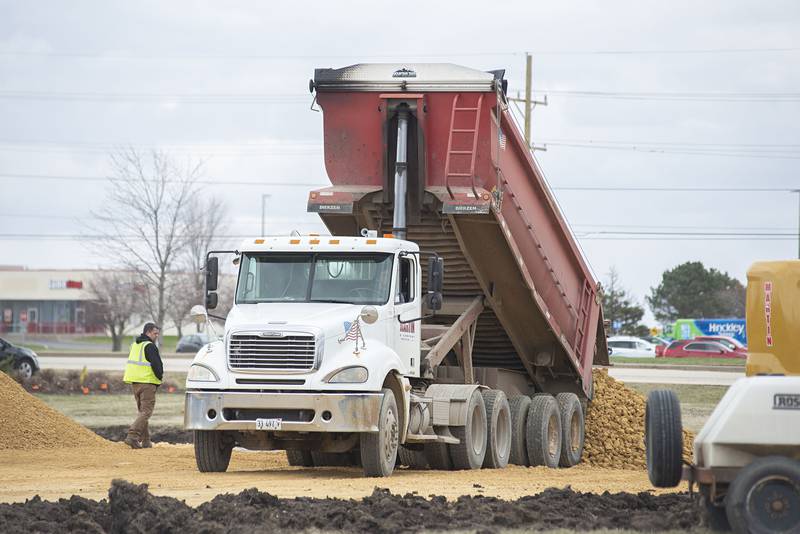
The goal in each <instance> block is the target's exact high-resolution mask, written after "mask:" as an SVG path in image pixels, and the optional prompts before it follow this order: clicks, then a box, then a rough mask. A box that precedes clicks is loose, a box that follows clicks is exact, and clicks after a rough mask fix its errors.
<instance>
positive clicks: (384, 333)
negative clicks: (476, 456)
mask: <svg viewBox="0 0 800 534" xmlns="http://www.w3.org/2000/svg"><path fill="white" fill-rule="evenodd" d="M238 253H239V256H238V257H237V260H238V263H239V276H238V281H237V287H236V293H235V301H234V305H233V308H232V310H231V311H230V313H229V314H228V316H227V319H226V322H225V333H224V336H223V338H222V339H221V340H218V341H215V342H213V343H211V344H209V345H207V346H206V347H204V348H203V349H201V350H200V351H199V352H198V354H197V355H196V356H195V358H194V361H193V362H192V366H191V368H190V371H189V373H188V376H187V380H186V389H187V394H186V410H185V426H186V428H187V429H191V430H197V431H210V432H214V434H201V435H200V436H199V437H200V438H201V444H200V445H199V447H200V448H205V447H204V445H203V444H202V438H203V437H204V436H205V437H207V438H208V437H209V436H211V438H210V439H212V441H213V443H212V444H210V445H211V447H212V449H213V450H214V451H217V450H218V449H220V448H221V449H222V450H223V451H225V450H226V449H227V448H228V447H226V445H230V444H232V443H233V442H234V441H235V442H236V444H238V445H240V446H244V447H247V448H254V449H272V448H279V449H280V448H286V449H292V448H293V447H295V446H296V447H298V448H309V447H310V448H313V449H314V450H323V451H329V452H344V451H346V450H348V449H350V448H352V447H353V443H352V441H353V440H352V439H350V440H349V442H347V443H335V442H336V441H337V440H339V439H340V438H342V439H343V440H344V441H348V439H349V438H350V437H351V436H347V435H348V434H351V435H352V434H353V433H355V434H356V435H357V433H364V432H367V433H374V432H377V431H378V430H379V429H380V424H379V415H380V413H381V406H382V402H383V400H384V390H385V389H386V388H387V384H388V385H389V388H390V389H393V390H394V391H395V393H396V395H395V397H396V403H397V404H401V403H402V404H403V405H402V406H400V407H399V408H396V409H395V410H394V413H393V414H392V415H391V417H394V418H395V419H396V421H395V422H394V424H393V426H394V428H393V429H390V430H389V434H390V435H389V438H390V439H392V440H394V441H395V442H396V441H397V439H398V438H402V437H403V436H404V435H405V434H406V432H405V429H406V427H407V419H408V413H409V409H408V408H409V392H410V389H411V387H410V385H409V381H408V379H409V377H419V375H420V316H421V313H422V301H423V297H422V291H421V287H420V286H421V280H422V276H421V268H420V259H419V248H418V247H417V245H416V244H415V243H412V242H409V241H404V240H399V239H394V238H389V237H383V238H378V237H373V236H368V237H327V236H302V237H300V236H298V237H294V236H292V237H269V238H263V239H252V240H248V241H246V242H244V243H242V245H241V247H240V249H239V251H238ZM213 285H214V288H215V286H216V282H215V281H214V282H213ZM210 307H213V306H210ZM398 394H399V395H398ZM401 429H402V430H401ZM219 431H236V432H235V433H229V434H225V433H224V432H223V433H219ZM263 431H269V433H265V432H263ZM392 433H393V434H394V436H392V435H391V434H392ZM398 434H399V435H398ZM310 442H315V443H314V444H312V445H309V443H310ZM195 445H196V447H198V443H197V442H196V443H195ZM395 447H396V445H395ZM206 452H207V451H206ZM229 455H230V452H229V451H228V452H227V457H228V458H229ZM219 460H223V461H224V462H223V463H224V464H225V467H227V460H226V458H225V455H223V457H222V458H221V459H219ZM206 463H207V465H200V466H199V467H200V468H201V470H212V471H213V470H220V468H221V465H219V463H218V462H217V463H215V462H214V461H213V460H211V461H209V462H206ZM392 467H393V465H392ZM204 468H206V469H204ZM222 470H224V469H222Z"/></svg>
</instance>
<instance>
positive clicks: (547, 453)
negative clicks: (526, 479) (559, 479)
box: [525, 395, 561, 468]
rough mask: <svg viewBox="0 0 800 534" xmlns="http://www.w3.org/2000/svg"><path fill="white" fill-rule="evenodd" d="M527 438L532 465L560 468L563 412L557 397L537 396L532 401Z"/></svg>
mask: <svg viewBox="0 0 800 534" xmlns="http://www.w3.org/2000/svg"><path fill="white" fill-rule="evenodd" d="M525 436H526V442H527V448H528V459H529V460H530V462H531V465H533V466H535V465H544V466H546V467H550V468H555V467H558V460H559V458H560V457H561V412H560V410H559V409H558V402H556V399H555V397H553V396H552V395H535V396H534V397H533V398H532V399H531V407H530V410H529V411H528V421H527V425H526V429H525Z"/></svg>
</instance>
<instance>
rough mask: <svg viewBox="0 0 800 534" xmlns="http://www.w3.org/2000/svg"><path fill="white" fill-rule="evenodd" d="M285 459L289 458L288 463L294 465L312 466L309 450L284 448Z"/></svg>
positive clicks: (312, 461)
mask: <svg viewBox="0 0 800 534" xmlns="http://www.w3.org/2000/svg"><path fill="white" fill-rule="evenodd" d="M286 459H287V460H289V465H291V466H294V467H314V460H313V459H312V458H311V451H305V450H302V449H286Z"/></svg>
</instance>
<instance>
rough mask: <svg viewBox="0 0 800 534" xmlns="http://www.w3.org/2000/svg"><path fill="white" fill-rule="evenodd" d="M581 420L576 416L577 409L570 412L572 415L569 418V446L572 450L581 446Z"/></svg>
mask: <svg viewBox="0 0 800 534" xmlns="http://www.w3.org/2000/svg"><path fill="white" fill-rule="evenodd" d="M580 431H581V421H580V417H578V412H577V410H576V411H574V412H572V417H571V418H570V420H569V435H570V439H569V448H570V450H571V451H572V452H577V450H578V449H580V448H581V436H580Z"/></svg>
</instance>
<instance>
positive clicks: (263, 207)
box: [261, 193, 272, 237]
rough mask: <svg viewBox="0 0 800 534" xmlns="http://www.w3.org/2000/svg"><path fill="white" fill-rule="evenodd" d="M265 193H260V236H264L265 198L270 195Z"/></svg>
mask: <svg viewBox="0 0 800 534" xmlns="http://www.w3.org/2000/svg"><path fill="white" fill-rule="evenodd" d="M271 196H272V195H269V194H267V193H264V194H262V195H261V237H264V236H266V235H267V234H266V215H267V199H268V198H269V197H271Z"/></svg>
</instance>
